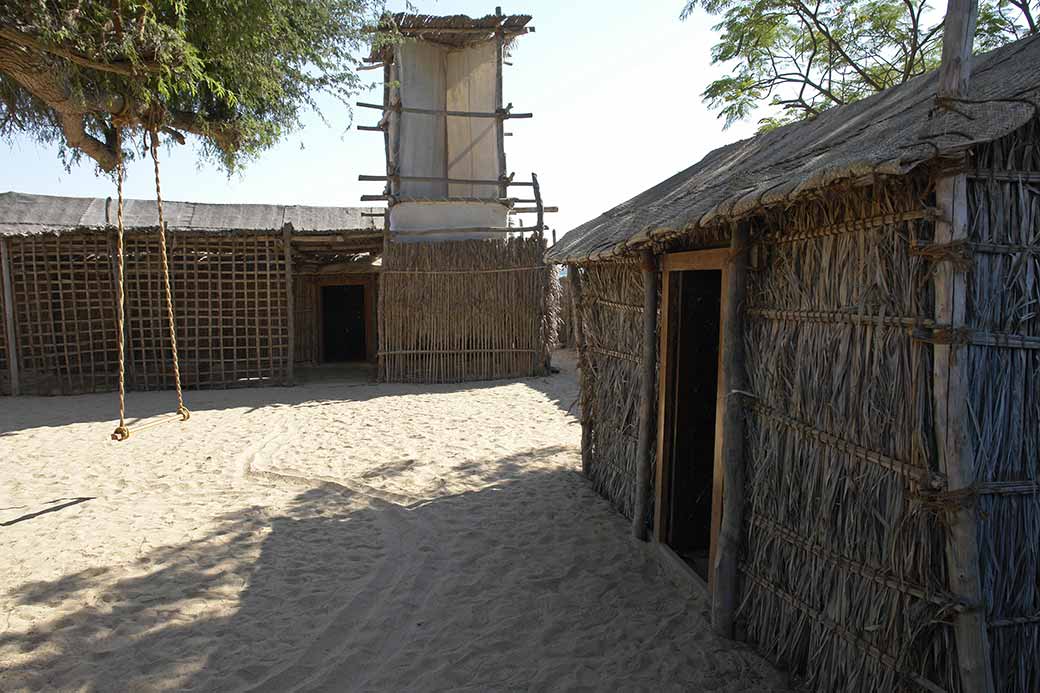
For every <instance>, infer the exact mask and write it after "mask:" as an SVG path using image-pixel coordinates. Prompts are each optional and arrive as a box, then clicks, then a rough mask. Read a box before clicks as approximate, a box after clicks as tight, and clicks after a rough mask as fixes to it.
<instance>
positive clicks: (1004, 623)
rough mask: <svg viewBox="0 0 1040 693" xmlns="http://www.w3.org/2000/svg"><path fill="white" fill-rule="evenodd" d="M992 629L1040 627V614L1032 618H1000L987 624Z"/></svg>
mask: <svg viewBox="0 0 1040 693" xmlns="http://www.w3.org/2000/svg"><path fill="white" fill-rule="evenodd" d="M986 625H988V626H989V627H990V628H1010V627H1012V626H1040V614H1034V615H1032V616H1011V617H1009V618H998V619H997V620H995V621H990V622H989V623H987V624H986Z"/></svg>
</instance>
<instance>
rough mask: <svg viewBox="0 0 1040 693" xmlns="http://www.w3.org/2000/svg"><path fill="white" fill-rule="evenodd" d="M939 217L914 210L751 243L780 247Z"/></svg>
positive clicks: (925, 210)
mask: <svg viewBox="0 0 1040 693" xmlns="http://www.w3.org/2000/svg"><path fill="white" fill-rule="evenodd" d="M938 215H939V213H938V210H936V209H933V208H931V207H924V208H921V209H914V210H911V211H909V212H895V213H891V214H880V215H878V216H874V217H867V218H865V219H857V220H855V221H847V222H845V223H843V224H834V225H833V226H821V227H820V228H818V229H810V230H807V231H796V232H795V233H790V234H770V235H769V236H766V237H764V238H760V239H757V240H755V241H753V243H755V244H758V245H780V244H782V243H794V242H795V241H807V240H812V239H814V238H826V237H828V236H840V235H842V234H846V233H853V232H855V231H870V230H872V229H877V228H881V227H884V226H890V225H892V224H900V223H902V222H905V221H917V220H919V219H935V218H937V217H938Z"/></svg>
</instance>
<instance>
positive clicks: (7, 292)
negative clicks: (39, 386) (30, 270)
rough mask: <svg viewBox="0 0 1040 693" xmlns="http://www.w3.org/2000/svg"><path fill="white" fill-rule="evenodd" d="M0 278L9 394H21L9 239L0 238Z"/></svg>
mask: <svg viewBox="0 0 1040 693" xmlns="http://www.w3.org/2000/svg"><path fill="white" fill-rule="evenodd" d="M0 280H2V281H3V283H4V341H5V342H6V343H7V367H8V371H9V374H10V379H11V395H12V396H17V395H20V394H21V384H20V383H19V380H18V341H17V339H16V337H15V329H14V326H15V323H14V320H15V314H14V281H13V280H12V276H11V240H10V239H9V238H0Z"/></svg>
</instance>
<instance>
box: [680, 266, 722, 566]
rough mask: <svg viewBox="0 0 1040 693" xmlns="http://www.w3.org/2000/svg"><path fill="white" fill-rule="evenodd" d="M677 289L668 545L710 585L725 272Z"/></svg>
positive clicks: (686, 278)
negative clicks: (678, 302)
mask: <svg viewBox="0 0 1040 693" xmlns="http://www.w3.org/2000/svg"><path fill="white" fill-rule="evenodd" d="M679 284H680V286H679V287H677V288H679V289H680V291H679V292H678V293H679V296H678V298H679V300H680V304H679V306H678V308H679V309H678V311H677V313H676V322H677V324H676V325H675V328H676V331H675V333H676V341H675V345H674V352H673V353H674V355H675V362H674V363H675V369H674V376H673V377H674V378H675V380H674V382H673V387H672V392H673V393H674V400H673V402H672V406H673V415H672V421H673V427H672V444H671V459H670V460H669V465H668V469H669V470H670V474H669V476H670V478H669V480H668V489H669V491H670V493H669V502H668V521H667V526H668V542H667V543H668V545H669V546H671V547H672V549H673V550H674V551H675V552H676V553H677V554H678V555H679V556H681V557H682V558H683V559H684V560H685V561H686V562H687V563H688V564H689V565H690V566H691V567H692V568H693V569H694V571H695V572H697V574H699V575H700V576H701V577H702V578H703V579H704V580H706V581H707V580H709V570H710V565H711V560H712V559H713V556H712V555H711V554H712V548H713V547H712V538H713V536H714V534H715V532H716V531H717V529H716V527H715V526H714V524H715V521H716V518H715V516H714V513H713V501H714V499H715V498H716V497H717V496H716V482H717V481H718V482H721V479H716V475H715V457H716V455H715V450H716V442H717V440H716V409H717V405H718V387H719V380H718V378H719V330H720V323H721V307H722V272H721V271H719V270H696V271H685V272H682V273H681V274H680V281H679ZM718 495H721V494H718Z"/></svg>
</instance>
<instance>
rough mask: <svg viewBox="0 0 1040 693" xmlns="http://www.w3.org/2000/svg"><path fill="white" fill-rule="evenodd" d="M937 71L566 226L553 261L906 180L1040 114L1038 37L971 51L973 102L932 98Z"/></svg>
mask: <svg viewBox="0 0 1040 693" xmlns="http://www.w3.org/2000/svg"><path fill="white" fill-rule="evenodd" d="M937 83H938V75H937V72H930V73H928V74H925V75H921V76H920V77H917V78H914V79H912V80H910V81H908V82H906V83H905V84H902V85H900V86H897V87H894V88H892V89H888V90H886V91H884V92H881V93H879V94H876V95H874V96H871V97H869V98H867V99H863V100H862V101H858V102H856V103H852V104H849V105H846V106H840V107H836V108H832V109H830V110H828V111H825V112H824V113H822V114H821V115H820V116H818V117H817V118H815V119H813V120H809V121H802V122H798V123H793V124H791V125H787V126H784V127H781V128H777V129H776V130H773V131H771V132H767V133H764V134H761V135H757V136H755V137H751V138H749V139H745V140H741V141H738V142H734V143H732V144H728V145H725V146H723V147H720V148H718V149H715V150H714V151H712V152H710V153H709V154H708V155H707V156H705V157H704V158H703V159H701V160H700V161H699V162H697V163H696V164H694V165H693V166H691V167H690V168H688V169H686V170H684V171H681V172H679V173H677V174H675V175H674V176H672V177H671V178H668V179H667V180H665V181H662V182H661V183H659V184H657V185H655V186H654V187H652V188H650V189H648V190H646V191H644V192H642V193H640V194H639V195H636V196H635V197H634V198H632V199H630V200H628V201H627V202H624V203H623V204H620V205H618V206H617V207H614V208H613V209H611V210H609V211H607V212H605V213H603V214H601V215H600V216H598V217H596V218H595V219H592V220H590V221H588V222H586V223H584V224H582V225H581V226H578V227H576V228H575V229H572V230H571V231H569V232H568V233H567V234H566V235H565V236H564V237H563V238H562V239H560V241H559V242H558V243H557V244H556V245H554V246H553V247H552V248H550V249H549V251H548V253H547V258H548V259H549V260H551V261H554V262H560V263H566V262H585V261H596V260H605V259H610V258H616V257H618V256H621V255H625V254H630V253H633V252H635V251H636V250H638V249H640V248H643V247H646V246H647V245H648V244H650V243H652V242H654V241H656V240H662V239H664V238H666V237H671V236H675V235H680V234H684V233H690V232H692V231H695V230H697V229H699V228H705V227H708V226H712V225H715V224H719V223H724V222H728V221H733V220H737V219H740V218H743V217H746V216H748V215H751V214H753V213H755V212H758V211H761V210H762V209H765V208H767V207H771V206H775V205H781V204H789V203H791V202H793V201H794V200H796V199H797V198H799V197H800V196H802V195H805V194H806V193H809V192H811V191H816V190H820V189H822V188H826V187H828V186H831V185H834V184H835V183H837V182H839V181H847V180H855V179H862V178H870V177H876V176H886V175H890V176H902V175H906V174H907V173H909V172H910V171H912V170H913V169H915V168H917V167H918V166H921V165H922V164H925V163H927V162H930V161H934V160H936V159H941V158H945V157H951V156H954V155H956V154H958V153H961V152H963V151H965V150H966V149H968V148H970V147H972V146H974V145H976V144H979V143H983V142H989V141H992V140H995V139H998V138H1000V137H1003V136H1004V135H1007V134H1008V133H1010V132H1012V131H1014V130H1016V129H1018V128H1019V127H1021V126H1022V125H1024V124H1025V123H1026V122H1028V120H1029V119H1031V118H1034V117H1036V115H1037V113H1038V111H1040V35H1037V36H1032V37H1029V38H1026V39H1023V40H1021V41H1017V42H1015V43H1013V44H1010V45H1008V46H1004V47H1002V48H999V49H997V50H994V51H990V52H989V53H985V54H982V55H977V56H976V57H975V65H974V69H973V77H972V82H971V87H970V89H969V94H968V97H967V98H965V99H962V100H958V102H957V103H956V104H955V105H954V108H940V107H939V106H938V104H937V102H936V98H935V95H936V87H937Z"/></svg>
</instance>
